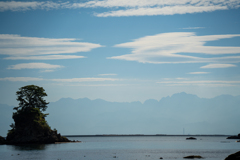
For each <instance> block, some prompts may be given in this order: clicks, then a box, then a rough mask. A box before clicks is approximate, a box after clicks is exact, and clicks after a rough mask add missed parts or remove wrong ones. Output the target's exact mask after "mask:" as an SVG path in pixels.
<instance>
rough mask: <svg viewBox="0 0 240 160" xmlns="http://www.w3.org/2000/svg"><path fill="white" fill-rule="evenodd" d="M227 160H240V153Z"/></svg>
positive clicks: (226, 159) (231, 155)
mask: <svg viewBox="0 0 240 160" xmlns="http://www.w3.org/2000/svg"><path fill="white" fill-rule="evenodd" d="M225 160H240V151H239V152H236V153H234V154H230V155H229V156H228V157H227V158H225Z"/></svg>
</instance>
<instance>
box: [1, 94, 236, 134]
mask: <svg viewBox="0 0 240 160" xmlns="http://www.w3.org/2000/svg"><path fill="white" fill-rule="evenodd" d="M239 104H240V96H231V95H221V96H218V97H215V98H211V99H206V98H199V97H197V96H196V95H191V94H186V93H184V92H182V93H177V94H174V95H172V96H171V97H169V96H168V97H164V98H162V99H161V100H159V101H157V100H154V99H149V100H146V101H145V102H144V103H141V102H108V101H105V100H102V99H96V100H90V99H88V98H79V99H71V98H62V99H60V100H58V101H56V102H51V103H50V104H49V105H48V106H49V107H48V109H47V111H46V112H47V113H49V114H50V115H49V116H48V117H47V121H48V123H49V125H50V126H51V127H52V128H56V129H57V130H58V131H59V132H61V133H62V134H65V135H66V134H183V128H184V129H185V134H188V133H190V134H237V133H239V132H240V130H239V127H238V124H237V122H239V121H240V115H239V113H240V107H239ZM0 107H1V113H0V114H1V122H3V123H1V126H3V127H1V128H2V129H1V133H0V135H3V136H5V135H4V134H6V131H7V129H5V128H8V129H10V127H8V126H9V125H10V124H11V123H12V120H11V115H12V112H13V110H12V108H13V107H10V106H7V105H1V104H0ZM6 108H7V109H6ZM2 115H5V116H2ZM7 123H8V124H7Z"/></svg>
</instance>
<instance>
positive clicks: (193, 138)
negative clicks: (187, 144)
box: [186, 137, 197, 140]
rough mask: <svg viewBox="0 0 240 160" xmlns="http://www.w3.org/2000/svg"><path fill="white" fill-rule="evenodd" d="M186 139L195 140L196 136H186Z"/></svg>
mask: <svg viewBox="0 0 240 160" xmlns="http://www.w3.org/2000/svg"><path fill="white" fill-rule="evenodd" d="M186 140H197V138H195V137H188V138H186Z"/></svg>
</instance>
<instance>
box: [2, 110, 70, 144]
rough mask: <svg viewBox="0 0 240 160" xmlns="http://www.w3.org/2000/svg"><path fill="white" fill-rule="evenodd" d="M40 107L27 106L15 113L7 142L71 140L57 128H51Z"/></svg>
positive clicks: (24, 142)
mask: <svg viewBox="0 0 240 160" xmlns="http://www.w3.org/2000/svg"><path fill="white" fill-rule="evenodd" d="M45 117H46V114H43V113H42V112H41V111H40V110H39V109H38V108H27V109H25V110H19V111H17V112H15V113H13V120H14V122H15V124H12V125H11V127H12V129H11V130H10V131H9V132H8V135H7V138H6V143H7V144H27V143H54V142H69V140H68V139H67V138H66V137H63V136H61V135H60V134H58V133H57V131H56V130H51V128H50V126H49V125H48V124H47V122H46V120H45Z"/></svg>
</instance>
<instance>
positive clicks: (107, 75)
mask: <svg viewBox="0 0 240 160" xmlns="http://www.w3.org/2000/svg"><path fill="white" fill-rule="evenodd" d="M116 75H117V74H99V76H116Z"/></svg>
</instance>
